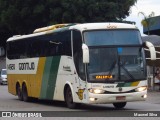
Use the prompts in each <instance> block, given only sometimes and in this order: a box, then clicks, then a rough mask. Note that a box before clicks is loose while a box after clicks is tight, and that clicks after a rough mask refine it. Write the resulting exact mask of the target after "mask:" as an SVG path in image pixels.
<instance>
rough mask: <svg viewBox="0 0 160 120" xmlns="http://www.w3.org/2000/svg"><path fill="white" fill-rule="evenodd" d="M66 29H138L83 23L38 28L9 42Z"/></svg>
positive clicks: (114, 24)
mask: <svg viewBox="0 0 160 120" xmlns="http://www.w3.org/2000/svg"><path fill="white" fill-rule="evenodd" d="M66 29H70V30H72V29H77V30H79V31H81V32H82V31H85V30H98V29H137V27H136V26H135V25H132V24H126V23H109V22H105V23H83V24H57V25H52V26H48V27H43V28H38V29H36V30H34V32H33V34H28V35H16V36H13V37H10V38H9V39H8V40H7V42H8V41H14V40H20V39H24V38H31V37H35V36H40V35H45V34H50V33H53V32H58V31H63V30H66Z"/></svg>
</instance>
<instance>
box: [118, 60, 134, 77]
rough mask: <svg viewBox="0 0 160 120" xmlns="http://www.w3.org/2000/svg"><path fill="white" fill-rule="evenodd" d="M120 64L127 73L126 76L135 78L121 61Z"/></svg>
mask: <svg viewBox="0 0 160 120" xmlns="http://www.w3.org/2000/svg"><path fill="white" fill-rule="evenodd" d="M120 66H121V67H122V68H123V70H124V71H125V72H126V73H127V74H128V76H129V77H130V78H132V79H133V80H135V78H134V77H133V75H132V74H131V73H130V72H129V71H128V70H127V69H126V68H125V67H124V65H123V64H122V63H121V64H120Z"/></svg>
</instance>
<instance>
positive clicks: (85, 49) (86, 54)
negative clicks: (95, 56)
mask: <svg viewBox="0 0 160 120" xmlns="http://www.w3.org/2000/svg"><path fill="white" fill-rule="evenodd" d="M82 51H83V63H89V49H88V46H87V45H86V44H82Z"/></svg>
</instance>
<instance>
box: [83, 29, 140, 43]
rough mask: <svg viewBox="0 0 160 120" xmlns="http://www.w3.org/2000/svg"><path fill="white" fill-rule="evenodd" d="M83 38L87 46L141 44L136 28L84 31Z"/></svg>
mask: <svg viewBox="0 0 160 120" xmlns="http://www.w3.org/2000/svg"><path fill="white" fill-rule="evenodd" d="M84 40H85V43H86V44H87V45H88V46H99V45H100V46H103V45H139V44H141V41H140V33H139V31H138V30H98V31H86V32H84Z"/></svg>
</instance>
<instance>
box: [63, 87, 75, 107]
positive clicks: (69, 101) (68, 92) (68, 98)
mask: <svg viewBox="0 0 160 120" xmlns="http://www.w3.org/2000/svg"><path fill="white" fill-rule="evenodd" d="M65 102H66V104H67V107H68V108H70V109H74V108H76V103H74V102H73V96H72V92H71V89H70V87H67V89H66V91H65Z"/></svg>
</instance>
